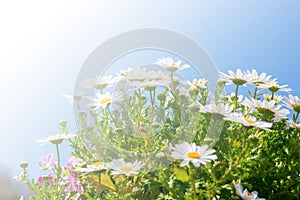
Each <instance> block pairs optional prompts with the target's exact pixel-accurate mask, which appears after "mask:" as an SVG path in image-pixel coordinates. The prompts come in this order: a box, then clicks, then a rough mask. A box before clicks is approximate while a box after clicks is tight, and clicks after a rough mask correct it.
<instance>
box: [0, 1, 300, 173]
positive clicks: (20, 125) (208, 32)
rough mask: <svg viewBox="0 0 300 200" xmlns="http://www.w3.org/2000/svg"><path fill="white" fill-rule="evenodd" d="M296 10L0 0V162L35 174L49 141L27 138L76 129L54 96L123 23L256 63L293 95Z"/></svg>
mask: <svg viewBox="0 0 300 200" xmlns="http://www.w3.org/2000/svg"><path fill="white" fill-rule="evenodd" d="M299 9H300V2H299V1H276V2H275V1H263V2H262V1H243V2H241V1H196V0H195V1H158V0H154V1H151V2H150V1H147V2H146V1H143V2H142V1H102V2H100V1H76V0H75V1H74V0H73V1H55V0H54V1H48V2H41V1H34V0H29V1H8V2H1V3H0V24H1V32H0V91H1V98H0V124H1V126H0V135H1V140H0V168H3V169H4V170H5V171H6V172H7V173H9V174H15V173H17V172H18V165H19V161H21V160H27V161H28V162H29V165H30V170H31V171H32V174H33V175H35V176H37V175H38V173H39V170H38V169H39V166H38V163H37V161H38V159H39V158H40V156H42V155H44V154H46V153H54V147H53V146H51V145H47V146H44V147H42V148H39V147H38V146H37V145H36V143H35V142H34V140H35V139H37V138H40V137H46V136H48V135H51V134H53V133H55V132H57V124H58V121H59V120H62V119H64V120H67V121H68V122H69V123H70V127H71V129H72V130H73V131H75V128H74V127H75V126H74V120H73V113H72V112H73V111H72V106H71V105H70V104H69V103H68V102H67V101H65V100H64V98H62V94H70V93H72V92H73V88H74V84H75V80H76V76H77V74H78V72H79V70H80V67H81V65H82V64H83V62H84V61H85V59H86V58H87V57H88V55H89V54H90V53H91V52H92V51H93V50H94V49H95V48H96V47H97V46H99V45H100V44H101V43H102V42H104V41H105V40H107V39H109V38H110V37H112V36H114V35H117V34H119V33H121V32H124V31H129V30H133V29H137V28H145V27H156V28H166V29H170V30H174V31H178V32H179V33H182V34H184V35H187V36H188V37H190V38H192V39H193V40H195V41H196V42H197V43H199V44H200V45H202V46H203V47H204V48H205V49H206V51H207V52H208V54H209V55H210V56H211V58H212V59H213V60H214V62H215V64H216V65H217V66H218V68H219V69H220V70H221V71H227V70H229V69H232V70H235V69H237V68H241V69H252V68H255V69H257V70H258V71H259V72H267V73H268V74H271V75H273V76H274V77H277V78H278V79H279V83H280V84H289V85H290V86H291V87H292V88H293V92H292V93H293V94H294V95H298V96H299V95H300V91H299V89H300V86H299V77H298V76H299V73H297V72H298V70H297V69H298V67H299V66H300V57H299V55H298V54H299V52H300V14H299V12H298V11H299ZM174 42H176V41H174ZM63 147H64V156H65V157H66V156H67V154H68V148H67V144H64V145H63ZM33 171H35V173H33Z"/></svg>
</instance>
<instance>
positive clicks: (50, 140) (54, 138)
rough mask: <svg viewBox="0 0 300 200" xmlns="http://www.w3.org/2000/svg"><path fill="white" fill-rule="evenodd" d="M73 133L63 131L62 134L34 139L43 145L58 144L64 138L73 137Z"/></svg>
mask: <svg viewBox="0 0 300 200" xmlns="http://www.w3.org/2000/svg"><path fill="white" fill-rule="evenodd" d="M75 136H76V135H75V134H69V133H63V134H54V135H51V136H49V137H47V138H42V139H37V140H35V141H36V142H37V143H40V145H39V146H43V145H45V144H47V143H51V144H60V143H62V142H63V141H64V140H68V139H70V138H72V137H75Z"/></svg>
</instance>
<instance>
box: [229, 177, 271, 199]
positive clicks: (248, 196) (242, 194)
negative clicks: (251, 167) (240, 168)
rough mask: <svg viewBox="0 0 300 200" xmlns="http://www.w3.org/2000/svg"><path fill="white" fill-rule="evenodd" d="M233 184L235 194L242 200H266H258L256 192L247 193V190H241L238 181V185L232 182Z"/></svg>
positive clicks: (241, 187)
mask: <svg viewBox="0 0 300 200" xmlns="http://www.w3.org/2000/svg"><path fill="white" fill-rule="evenodd" d="M233 184H234V187H235V192H236V194H237V195H238V196H240V197H241V198H242V199H244V200H266V199H264V198H259V197H258V192H257V191H253V192H249V191H248V190H247V189H245V190H243V186H242V185H241V181H240V180H239V181H238V183H236V182H235V181H234V182H233Z"/></svg>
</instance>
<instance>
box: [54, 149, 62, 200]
mask: <svg viewBox="0 0 300 200" xmlns="http://www.w3.org/2000/svg"><path fill="white" fill-rule="evenodd" d="M55 146H56V153H57V172H56V180H55V189H56V196H57V197H56V199H59V197H60V194H59V188H58V183H59V177H60V172H61V168H60V154H59V148H58V144H55Z"/></svg>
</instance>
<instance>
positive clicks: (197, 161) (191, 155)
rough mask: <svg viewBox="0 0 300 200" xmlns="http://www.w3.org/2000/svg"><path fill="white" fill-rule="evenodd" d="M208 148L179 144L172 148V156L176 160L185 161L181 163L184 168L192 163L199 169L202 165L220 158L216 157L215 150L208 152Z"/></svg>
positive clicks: (193, 144) (185, 143)
mask: <svg viewBox="0 0 300 200" xmlns="http://www.w3.org/2000/svg"><path fill="white" fill-rule="evenodd" d="M207 148H208V146H206V145H204V146H201V147H200V146H197V145H196V144H195V143H192V144H189V143H187V142H184V143H182V144H177V145H175V146H174V147H172V152H171V156H172V157H173V158H174V159H181V160H183V161H182V162H181V163H180V167H184V166H186V165H187V164H189V162H192V163H193V164H194V166H195V167H199V166H200V165H201V164H202V165H205V164H206V163H207V162H210V161H212V160H216V159H217V158H218V157H217V156H216V155H214V154H213V153H215V150H214V149H209V150H207Z"/></svg>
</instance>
